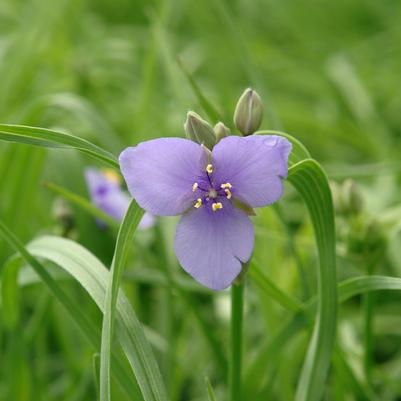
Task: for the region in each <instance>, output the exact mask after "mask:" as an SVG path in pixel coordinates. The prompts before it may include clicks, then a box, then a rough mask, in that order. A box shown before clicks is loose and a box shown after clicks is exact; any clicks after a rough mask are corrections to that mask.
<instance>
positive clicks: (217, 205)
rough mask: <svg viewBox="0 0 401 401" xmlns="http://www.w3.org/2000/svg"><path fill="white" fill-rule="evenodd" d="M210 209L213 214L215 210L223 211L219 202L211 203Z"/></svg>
mask: <svg viewBox="0 0 401 401" xmlns="http://www.w3.org/2000/svg"><path fill="white" fill-rule="evenodd" d="M212 209H213V212H215V211H216V210H219V209H223V205H222V204H221V202H216V203H213V204H212Z"/></svg>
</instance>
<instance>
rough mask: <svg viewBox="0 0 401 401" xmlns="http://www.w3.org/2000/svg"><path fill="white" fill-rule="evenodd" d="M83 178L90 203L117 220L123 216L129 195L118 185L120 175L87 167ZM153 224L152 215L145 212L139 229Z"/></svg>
mask: <svg viewBox="0 0 401 401" xmlns="http://www.w3.org/2000/svg"><path fill="white" fill-rule="evenodd" d="M85 179H86V183H87V185H88V188H89V194H90V197H91V201H92V203H93V204H94V205H95V206H96V207H98V208H99V209H101V210H103V211H104V212H105V213H107V214H108V215H109V216H110V217H112V218H114V219H115V220H117V221H119V222H120V221H121V220H122V219H123V218H124V215H125V212H126V211H127V209H128V206H129V204H130V202H131V199H132V198H131V197H130V196H129V195H128V194H127V193H126V192H124V191H123V190H122V189H121V187H120V177H119V176H118V175H117V174H116V173H114V171H112V170H97V169H95V168H87V169H86V170H85ZM153 224H154V217H153V216H152V215H150V214H149V213H145V214H144V216H143V217H142V220H141V222H140V223H139V227H138V228H139V229H146V228H149V227H151V226H153Z"/></svg>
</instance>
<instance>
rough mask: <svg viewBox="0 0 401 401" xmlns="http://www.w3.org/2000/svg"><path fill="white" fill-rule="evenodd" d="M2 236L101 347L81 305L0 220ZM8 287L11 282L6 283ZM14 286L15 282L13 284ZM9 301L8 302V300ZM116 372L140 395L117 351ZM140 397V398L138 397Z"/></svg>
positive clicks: (124, 384)
mask: <svg viewBox="0 0 401 401" xmlns="http://www.w3.org/2000/svg"><path fill="white" fill-rule="evenodd" d="M0 237H2V238H3V239H4V241H6V242H8V243H9V244H10V246H11V247H12V248H14V249H15V250H16V251H17V252H18V253H19V254H20V255H21V256H22V258H23V259H24V260H25V261H26V262H27V263H28V264H29V265H30V266H32V268H33V269H34V270H35V272H36V273H37V274H38V276H39V277H40V278H41V279H42V281H43V282H44V283H45V284H46V285H47V286H48V288H49V290H50V291H51V292H52V294H53V295H54V296H55V298H56V299H58V301H59V302H60V303H61V304H62V305H63V307H64V308H65V309H66V311H67V312H68V313H69V314H70V316H71V318H72V319H73V321H75V323H76V324H77V326H78V327H79V328H80V330H81V331H82V333H83V334H84V336H85V337H86V339H87V340H88V341H89V342H90V343H91V345H92V346H93V348H94V349H95V350H98V349H99V347H100V335H99V334H98V333H97V331H96V329H95V327H94V325H93V324H92V323H91V322H90V321H89V320H88V318H87V317H86V316H85V315H84V314H83V313H82V311H81V309H80V307H79V305H77V304H76V303H75V302H74V301H73V300H71V299H70V298H69V297H68V295H67V294H66V293H65V292H64V291H63V289H62V288H61V287H60V286H59V284H58V282H57V281H56V280H55V279H54V278H53V277H52V276H51V274H50V273H49V272H48V271H47V269H46V268H45V267H44V266H43V265H42V264H41V263H40V262H39V261H38V260H37V259H36V258H35V257H34V256H33V255H32V254H31V252H29V251H28V250H27V249H26V248H25V247H24V246H23V245H22V244H21V242H20V241H19V240H18V239H17V238H16V237H15V235H14V234H13V233H12V232H11V231H10V230H9V229H8V228H7V227H6V226H5V225H4V224H3V223H2V222H1V221H0ZM15 261H17V259H12V260H11V261H10V264H8V265H6V266H5V267H4V270H5V271H7V270H9V269H11V270H12V271H15V267H16V262H15ZM4 279H6V280H11V281H14V280H16V276H15V274H7V275H4V276H3V280H4ZM6 286H7V287H9V286H10V284H6ZM11 286H13V284H11ZM9 295H10V294H7V293H6V294H4V293H3V294H2V296H3V297H4V296H9ZM6 303H7V302H6ZM113 363H114V367H115V370H114V373H115V377H116V379H117V381H118V382H119V384H120V385H121V388H123V389H124V391H125V392H126V393H127V394H128V395H129V396H130V397H131V396H135V395H136V396H137V397H140V392H139V389H138V385H137V383H136V382H135V381H134V380H132V376H130V375H128V374H127V373H126V371H125V369H124V367H123V365H122V364H121V362H120V360H119V358H118V357H117V353H116V352H114V353H113ZM138 399H139V398H138Z"/></svg>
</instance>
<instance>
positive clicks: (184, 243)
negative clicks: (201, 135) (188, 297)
mask: <svg viewBox="0 0 401 401" xmlns="http://www.w3.org/2000/svg"><path fill="white" fill-rule="evenodd" d="M290 151H291V144H290V142H289V141H288V140H287V139H285V138H283V137H280V136H259V135H252V136H248V137H237V136H229V137H226V138H223V139H222V140H221V141H220V142H219V143H218V144H217V145H216V146H215V147H214V148H213V151H212V153H211V156H208V154H207V152H206V151H205V148H203V147H202V146H200V145H198V144H196V143H195V142H192V141H190V140H186V139H181V138H161V139H154V140H151V141H146V142H142V143H140V144H139V145H138V146H135V147H130V148H127V149H125V150H124V151H123V152H122V153H121V155H120V166H121V171H122V173H123V176H124V178H125V180H126V182H127V185H128V189H129V191H130V192H131V195H132V196H133V197H135V199H136V200H137V202H138V204H139V205H140V206H141V207H142V208H144V209H145V210H146V211H147V212H149V213H151V214H153V215H156V216H174V215H181V214H182V217H181V220H180V222H179V223H178V226H177V231H176V235H175V252H176V255H177V258H178V260H179V262H180V264H181V265H182V267H183V268H184V269H185V270H186V271H187V272H188V273H189V274H190V275H192V276H193V277H194V278H195V279H196V280H197V281H198V282H200V283H201V284H203V285H205V286H206V287H209V288H211V289H213V290H221V289H224V288H226V287H228V286H229V285H230V284H231V283H232V282H233V280H234V279H235V278H236V277H237V276H238V274H239V273H240V272H241V269H242V263H246V262H247V261H248V260H249V259H250V257H251V254H252V250H253V246H254V232H253V225H252V222H251V220H250V219H249V217H248V215H247V213H246V212H245V211H244V210H243V209H244V208H241V207H240V208H239V207H237V206H238V205H240V206H241V204H242V205H245V206H246V207H248V208H254V207H262V206H266V205H270V204H272V203H274V202H276V201H277V200H278V199H279V198H280V197H281V195H282V193H283V183H282V178H286V177H287V174H288V155H289V153H290ZM245 209H246V208H245Z"/></svg>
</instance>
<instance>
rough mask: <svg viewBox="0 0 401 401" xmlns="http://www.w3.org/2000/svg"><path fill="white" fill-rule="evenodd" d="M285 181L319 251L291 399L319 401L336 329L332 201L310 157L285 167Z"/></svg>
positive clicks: (315, 163) (323, 176)
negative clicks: (308, 329)
mask: <svg viewBox="0 0 401 401" xmlns="http://www.w3.org/2000/svg"><path fill="white" fill-rule="evenodd" d="M288 180H289V181H290V182H291V184H292V185H293V186H294V187H295V188H296V189H297V191H298V192H299V193H300V195H301V196H302V198H303V199H304V201H305V203H306V206H307V208H308V211H309V214H310V217H311V220H312V225H313V228H314V233H315V240H316V245H317V248H318V254H319V266H318V274H317V276H318V289H317V313H316V318H315V325H314V329H313V334H312V338H311V340H310V343H309V346H308V351H307V355H306V359H305V361H304V365H303V367H302V371H301V376H300V379H299V381H298V386H297V391H296V395H295V400H296V401H319V400H320V399H321V397H322V395H323V391H324V386H325V382H326V379H327V374H328V369H329V366H330V362H331V355H332V351H333V346H334V339H335V332H336V317H337V285H336V259H335V225H334V224H335V223H334V210H333V201H332V198H331V192H330V187H329V183H328V179H327V176H326V174H325V173H324V171H323V169H322V168H321V167H320V165H319V164H318V163H317V162H316V161H314V160H312V159H307V160H304V161H301V162H299V163H297V164H295V165H293V166H292V167H291V168H290V169H289V176H288Z"/></svg>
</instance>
